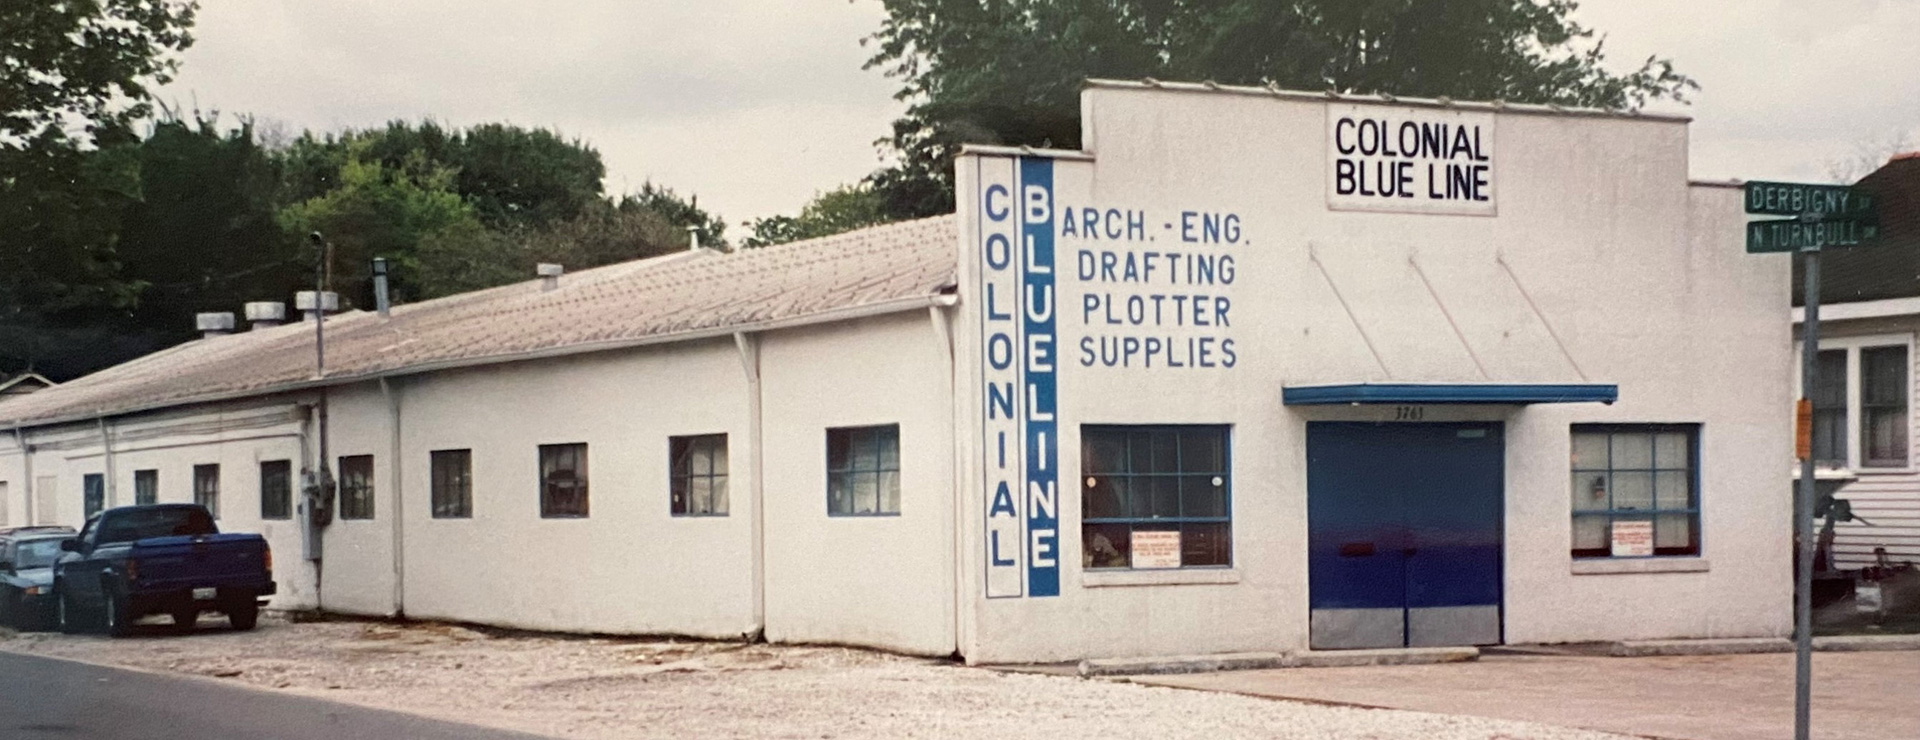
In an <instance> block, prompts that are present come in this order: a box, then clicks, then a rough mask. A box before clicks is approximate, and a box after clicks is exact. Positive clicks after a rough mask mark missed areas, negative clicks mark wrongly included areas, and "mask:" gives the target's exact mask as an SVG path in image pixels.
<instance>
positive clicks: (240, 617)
mask: <svg viewBox="0 0 1920 740" xmlns="http://www.w3.org/2000/svg"><path fill="white" fill-rule="evenodd" d="M259 623H260V605H259V604H258V603H255V602H254V601H253V600H252V599H248V600H246V601H242V602H240V603H237V604H234V605H233V606H231V607H228V608H227V624H231V625H233V628H234V629H236V630H239V631H241V632H245V631H247V630H250V629H253V626H254V625H256V624H259Z"/></svg>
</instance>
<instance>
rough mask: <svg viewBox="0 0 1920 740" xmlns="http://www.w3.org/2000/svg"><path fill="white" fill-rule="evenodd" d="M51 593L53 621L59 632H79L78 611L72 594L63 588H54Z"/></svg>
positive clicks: (70, 633)
mask: <svg viewBox="0 0 1920 740" xmlns="http://www.w3.org/2000/svg"><path fill="white" fill-rule="evenodd" d="M53 593H54V597H53V621H54V622H56V623H58V626H59V627H60V632H61V633H63V634H68V635H76V634H79V633H80V628H81V625H80V611H79V610H78V609H77V608H75V606H74V604H73V596H72V595H71V594H68V593H67V590H66V589H64V588H56V589H54V592H53Z"/></svg>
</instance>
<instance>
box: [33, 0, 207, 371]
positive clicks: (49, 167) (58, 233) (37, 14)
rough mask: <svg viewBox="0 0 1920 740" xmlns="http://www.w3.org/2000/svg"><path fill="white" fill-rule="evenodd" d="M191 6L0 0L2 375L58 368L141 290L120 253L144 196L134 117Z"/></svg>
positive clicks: (166, 72) (155, 1)
mask: <svg viewBox="0 0 1920 740" xmlns="http://www.w3.org/2000/svg"><path fill="white" fill-rule="evenodd" d="M193 12H194V6H193V4H192V3H179V2H168V1H166V0H90V1H86V2H7V3H4V4H0V374H3V373H8V372H14V371H18V370H23V369H27V368H29V367H37V368H39V369H41V370H45V371H47V372H48V373H50V374H51V375H53V376H54V377H55V378H56V379H64V377H65V375H66V374H67V373H66V372H65V371H66V370H67V368H66V367H65V366H64V365H63V364H62V363H63V362H64V360H63V359H62V357H63V353H64V355H71V354H73V353H74V352H75V351H76V349H75V348H76V346H85V345H82V344H81V343H88V344H91V345H93V346H98V345H99V342H96V341H95V340H98V339H99V338H100V337H101V336H102V335H103V334H104V333H108V332H103V331H102V330H100V329H99V328H98V327H99V326H100V325H101V322H111V321H114V320H116V319H118V318H120V317H123V316H124V315H125V312H126V311H127V310H128V309H130V308H131V307H132V306H133V305H134V303H135V301H136V300H137V298H138V295H139V293H140V291H141V290H142V288H143V287H145V286H144V284H143V283H142V281H140V280H138V279H137V278H132V277H129V276H127V275H125V274H124V271H123V270H122V269H121V265H120V262H119V258H118V254H117V251H116V247H117V246H118V242H119V234H118V233H117V231H116V228H115V225H116V224H117V223H118V221H119V216H120V213H121V212H122V211H123V210H124V209H125V208H126V207H127V206H128V205H129V204H131V203H134V202H136V201H137V200H138V199H139V197H140V182H139V165H138V162H137V160H136V158H135V153H134V147H135V146H136V144H137V137H136V136H134V135H133V133H132V131H133V128H132V124H133V123H134V122H135V121H137V120H139V119H140V118H142V117H144V116H146V115H147V114H148V112H149V105H150V103H149V101H148V88H149V86H152V85H158V84H162V83H165V82H166V81H167V80H169V79H170V78H171V76H172V74H173V71H174V69H175V67H176V66H177V64H178V62H177V60H176V59H175V58H174V55H175V54H177V53H178V52H180V51H182V50H184V49H186V48H187V46H188V45H189V44H191V43H192V39H191V37H190V36H189V35H188V33H187V30H188V29H189V28H190V27H191V26H192V24H193ZM82 364H84V363H82ZM81 369H86V368H84V367H82V368H81Z"/></svg>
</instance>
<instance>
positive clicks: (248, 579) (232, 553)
mask: <svg viewBox="0 0 1920 740" xmlns="http://www.w3.org/2000/svg"><path fill="white" fill-rule="evenodd" d="M130 557H131V558H132V559H134V560H136V561H138V563H139V566H138V567H139V578H140V588H141V590H150V591H159V590H168V589H175V588H183V589H184V588H207V587H215V586H252V585H258V584H260V583H263V582H266V581H269V580H271V579H272V575H271V574H270V573H268V571H267V566H266V562H265V561H266V557H267V541H266V540H265V539H262V538H261V537H260V535H257V534H240V533H235V534H210V535H200V536H194V537H185V536H182V537H153V538H150V539H144V540H140V541H138V542H135V543H133V551H132V552H131V553H130Z"/></svg>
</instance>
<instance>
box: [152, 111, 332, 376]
mask: <svg viewBox="0 0 1920 740" xmlns="http://www.w3.org/2000/svg"><path fill="white" fill-rule="evenodd" d="M218 119H219V116H218V114H207V115H201V114H198V113H195V114H194V115H193V117H192V118H190V119H182V118H174V117H169V118H165V119H163V120H161V121H159V122H157V123H155V124H154V125H153V128H152V130H151V132H150V133H148V134H147V137H146V139H145V140H143V141H141V142H140V145H139V147H138V148H137V150H136V152H137V154H136V157H137V159H138V164H139V173H140V175H139V176H140V193H141V198H140V200H139V201H137V202H135V203H133V204H131V205H129V206H128V207H127V208H126V210H125V211H124V213H123V215H122V218H121V220H120V223H119V226H118V234H119V248H118V253H119V256H120V260H121V263H122V266H123V269H124V270H125V271H126V273H127V274H128V275H132V276H137V277H138V278H139V279H140V280H141V281H142V282H144V283H146V284H147V285H146V286H145V287H144V288H143V289H142V290H141V292H140V294H139V300H138V303H137V305H135V306H134V307H133V311H132V315H131V317H130V325H129V326H127V327H125V330H126V331H127V332H128V333H129V334H138V335H142V336H145V337H148V338H149V339H150V343H151V344H150V346H151V347H152V348H155V349H157V348H159V347H161V346H165V345H168V344H173V343H175V342H179V341H182V340H186V339H191V338H193V337H194V336H195V332H194V327H193V322H192V319H193V315H194V314H195V313H199V312H202V311H237V310H238V309H239V308H240V304H241V303H243V302H246V301H264V300H276V301H285V300H287V299H288V297H290V296H291V295H292V293H293V291H295V290H298V289H299V288H300V287H301V285H302V284H303V283H307V284H308V286H307V287H311V285H310V283H311V277H310V276H311V274H312V273H311V272H310V270H309V268H308V267H307V265H308V264H309V263H310V262H309V258H308V257H307V256H306V254H305V253H304V250H302V249H301V248H300V244H301V243H300V242H299V241H298V240H297V239H295V238H292V237H291V235H288V234H285V233H283V232H282V231H281V230H280V225H279V223H278V221H277V220H276V211H277V210H278V207H279V203H278V188H279V181H280V174H281V165H280V161H279V159H278V158H277V157H275V156H274V155H273V153H272V152H269V151H267V150H266V149H265V148H263V147H262V146H261V144H260V143H259V142H258V141H256V139H255V137H254V128H253V124H252V122H251V121H246V120H242V121H241V122H240V123H239V124H238V125H237V126H233V127H231V128H225V129H223V128H221V126H220V125H219V122H218Z"/></svg>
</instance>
